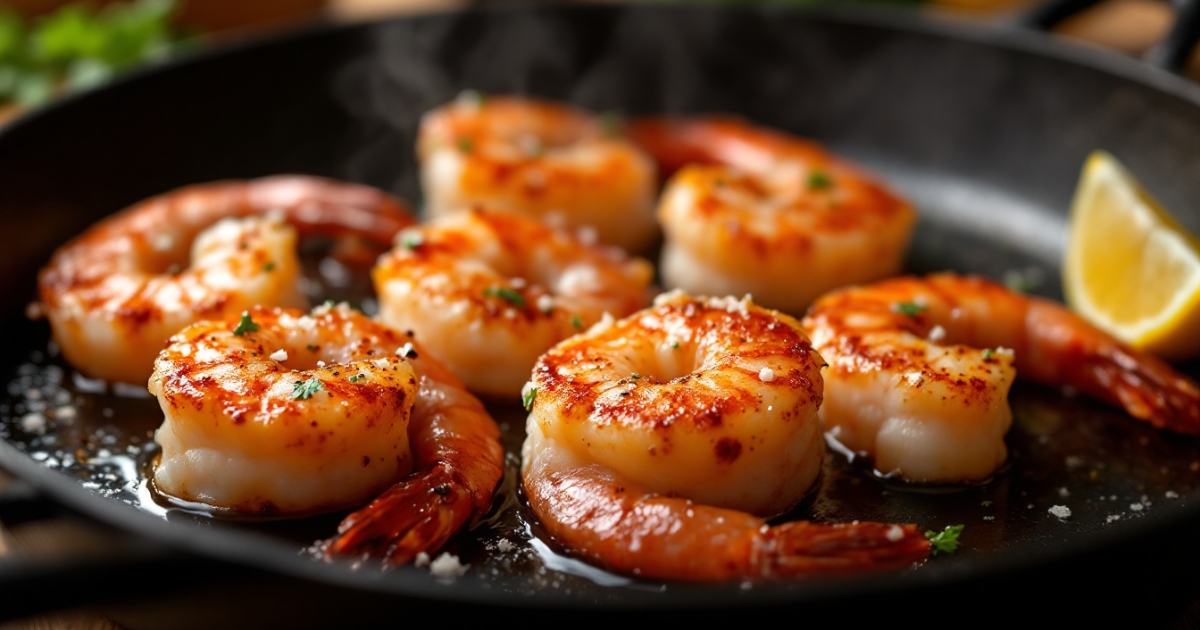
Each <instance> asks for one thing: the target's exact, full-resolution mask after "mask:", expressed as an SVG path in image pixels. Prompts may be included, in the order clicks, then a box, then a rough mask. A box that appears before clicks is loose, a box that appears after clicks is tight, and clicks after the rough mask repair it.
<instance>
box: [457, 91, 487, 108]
mask: <svg viewBox="0 0 1200 630" xmlns="http://www.w3.org/2000/svg"><path fill="white" fill-rule="evenodd" d="M458 99H459V100H460V101H462V102H463V103H466V104H468V105H470V106H472V107H483V104H484V103H485V102H486V101H487V95H486V94H484V93H483V92H480V91H479V90H463V91H462V92H460V93H459V95H458Z"/></svg>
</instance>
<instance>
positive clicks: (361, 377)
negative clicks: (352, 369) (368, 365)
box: [350, 374, 367, 383]
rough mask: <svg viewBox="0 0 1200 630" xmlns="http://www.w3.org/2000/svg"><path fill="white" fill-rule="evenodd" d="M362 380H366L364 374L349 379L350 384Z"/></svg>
mask: <svg viewBox="0 0 1200 630" xmlns="http://www.w3.org/2000/svg"><path fill="white" fill-rule="evenodd" d="M364 378H367V375H366V374H355V375H354V376H351V377H350V382H351V383H357V382H359V381H361V380H363V379H364Z"/></svg>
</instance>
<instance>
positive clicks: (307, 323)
mask: <svg viewBox="0 0 1200 630" xmlns="http://www.w3.org/2000/svg"><path fill="white" fill-rule="evenodd" d="M296 325H298V326H300V328H302V329H304V330H312V329H314V328H316V327H317V320H315V319H313V318H312V317H309V316H308V315H302V316H300V319H298V320H296Z"/></svg>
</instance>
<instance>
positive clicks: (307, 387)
mask: <svg viewBox="0 0 1200 630" xmlns="http://www.w3.org/2000/svg"><path fill="white" fill-rule="evenodd" d="M292 388H293V389H292V399H293V400H295V399H297V398H298V399H300V400H307V399H309V398H312V395H313V394H315V393H317V392H319V391H321V390H322V389H325V386H324V385H322V384H321V379H319V378H317V377H315V376H314V377H312V378H310V379H308V380H307V381H296V382H294V383H292Z"/></svg>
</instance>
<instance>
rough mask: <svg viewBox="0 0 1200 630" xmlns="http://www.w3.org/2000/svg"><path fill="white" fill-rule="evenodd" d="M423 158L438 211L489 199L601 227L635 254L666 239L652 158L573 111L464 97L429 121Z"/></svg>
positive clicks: (604, 236) (429, 202)
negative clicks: (657, 210)
mask: <svg viewBox="0 0 1200 630" xmlns="http://www.w3.org/2000/svg"><path fill="white" fill-rule="evenodd" d="M468 94H473V93H468ZM417 155H418V157H419V159H420V162H421V184H422V188H423V190H424V192H425V202H426V209H427V211H428V212H429V213H430V215H432V216H442V215H445V214H448V213H451V212H458V211H462V210H465V209H467V208H471V207H474V206H476V205H483V206H487V207H489V208H495V209H498V210H503V211H506V212H513V213H517V214H522V215H524V216H527V217H531V218H535V219H539V220H542V221H545V222H547V223H551V224H560V226H562V227H570V228H572V229H578V228H583V229H585V230H588V231H590V230H594V231H595V234H596V235H597V236H598V237H599V239H600V240H601V241H602V242H604V243H608V244H611V245H617V246H619V247H622V248H624V249H625V250H627V251H630V252H639V251H642V250H644V249H646V248H647V247H648V246H649V245H650V243H651V242H652V241H653V240H654V239H655V237H657V235H658V226H657V225H656V224H655V221H654V195H655V187H656V174H655V169H654V163H653V161H652V160H651V159H650V158H649V157H648V156H647V155H645V153H643V152H642V151H641V149H639V148H638V147H637V146H635V145H634V144H633V143H631V142H629V141H628V140H626V139H625V138H623V137H620V136H619V135H618V134H617V133H615V130H614V129H612V128H608V127H606V125H605V124H603V121H602V120H600V119H598V118H596V117H595V116H593V115H591V114H589V113H587V112H584V111H582V110H579V109H575V108H573V107H569V106H566V105H559V104H555V103H549V102H545V101H537V100H533V99H526V98H517V97H506V96H489V97H487V98H483V97H481V96H479V95H477V94H474V95H473V96H467V97H461V98H459V99H458V100H456V101H454V102H452V103H449V104H447V105H444V106H442V107H440V108H438V109H435V110H433V111H431V112H429V113H428V114H426V115H425V117H424V118H422V119H421V129H420V133H419V137H418V140H417Z"/></svg>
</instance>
